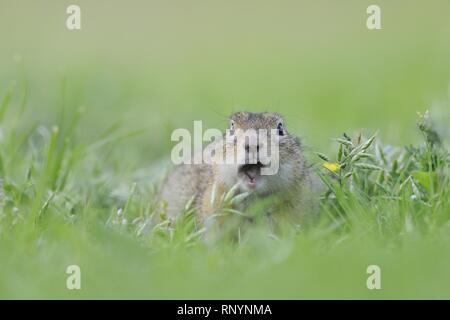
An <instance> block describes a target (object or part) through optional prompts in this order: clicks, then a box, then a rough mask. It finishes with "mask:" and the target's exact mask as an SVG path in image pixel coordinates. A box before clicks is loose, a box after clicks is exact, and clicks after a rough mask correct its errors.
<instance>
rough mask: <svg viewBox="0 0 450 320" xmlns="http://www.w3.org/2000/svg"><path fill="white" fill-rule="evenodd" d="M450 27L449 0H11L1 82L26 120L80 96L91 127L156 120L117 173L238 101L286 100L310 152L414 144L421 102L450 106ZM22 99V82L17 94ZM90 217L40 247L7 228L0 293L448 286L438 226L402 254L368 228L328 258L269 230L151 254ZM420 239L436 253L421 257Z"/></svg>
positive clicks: (124, 155) (257, 292) (0, 34)
mask: <svg viewBox="0 0 450 320" xmlns="http://www.w3.org/2000/svg"><path fill="white" fill-rule="evenodd" d="M374 3H376V4H378V5H379V6H380V7H381V19H382V30H375V31H369V30H368V29H367V28H366V19H367V14H366V8H367V7H368V5H370V4H374ZM70 4H78V5H79V6H80V7H81V21H82V29H81V30H80V31H69V30H67V29H66V26H65V20H66V18H67V14H66V13H65V11H66V8H67V6H68V5H70ZM449 40H450V2H449V1H448V0H431V1H418V0H408V1H406V0H398V1H383V0H377V1H375V2H374V1H365V0H358V1H348V0H346V1H324V0H314V1H312V0H311V1H300V0H297V1H197V0H193V1H144V0H142V1H137V0H131V1H117V0H107V1H106V0H95V1H94V0H90V1H87V0H77V1H52V0H47V1H44V0H33V1H31V0H28V1H24V0H0V70H1V72H0V94H1V96H3V94H4V92H6V90H7V88H8V87H11V86H12V87H14V86H15V87H17V88H18V92H20V90H23V89H24V88H26V90H27V98H26V101H25V104H26V110H25V115H24V117H23V119H22V121H23V122H24V123H25V124H27V123H30V124H31V123H34V122H36V121H39V122H40V123H43V124H45V125H47V126H52V125H54V124H56V123H57V121H58V116H60V114H61V112H63V111H62V110H65V112H67V113H68V114H70V111H68V110H75V109H78V108H80V107H83V108H84V110H85V113H84V115H83V117H82V119H81V122H80V123H79V128H78V133H79V135H80V139H81V141H90V140H91V139H92V137H95V136H97V135H98V134H99V133H100V132H102V131H104V130H105V129H106V128H108V127H110V126H111V125H112V124H113V123H116V122H118V121H119V122H120V125H121V128H122V129H123V130H124V131H125V132H126V131H133V130H136V129H144V133H143V134H141V135H139V136H138V137H135V138H132V139H130V140H127V141H126V142H124V143H121V144H120V145H118V146H117V148H116V149H115V150H114V151H113V153H114V155H113V156H111V158H109V159H102V161H105V166H106V165H107V164H108V161H110V162H113V161H118V162H121V164H122V167H123V168H124V169H123V171H119V170H118V172H116V174H117V175H119V176H120V175H122V174H123V175H124V173H123V172H126V169H127V170H131V171H132V170H134V171H135V170H138V169H139V168H145V167H151V166H153V165H154V164H155V163H160V162H164V161H165V159H167V158H168V156H169V154H170V149H171V146H172V144H171V143H170V133H171V132H172V130H173V129H174V128H178V127H185V128H192V121H194V120H203V121H204V127H217V128H225V127H226V126H227V120H226V118H227V117H228V115H229V114H230V113H232V112H234V111H238V110H249V111H264V110H265V111H274V112H280V113H282V114H283V115H284V116H285V118H286V122H287V126H288V128H289V129H290V131H292V132H294V133H296V134H298V135H300V136H301V137H303V139H304V142H305V143H306V144H307V145H308V146H309V147H310V148H311V149H313V150H320V151H324V152H326V151H328V150H330V148H332V147H333V148H334V147H335V146H334V145H333V144H332V142H331V138H333V137H336V136H339V135H341V134H342V132H344V131H346V132H353V131H357V130H364V132H369V133H371V132H374V131H375V130H379V132H380V137H381V138H382V140H383V141H384V142H386V143H390V144H393V145H405V144H408V143H413V142H416V141H417V139H418V133H417V131H416V128H415V118H416V111H424V110H426V109H428V108H433V107H434V106H441V107H442V106H444V108H448V106H449V83H450V82H449V81H450V59H449V57H450V41H449ZM20 101H21V96H20V94H17V95H15V96H14V97H13V102H12V105H13V107H16V108H17V107H18V105H19V104H20ZM83 139H84V140H83ZM75 179H76V177H75ZM127 179H128V180H127V181H131V180H132V178H130V177H127ZM58 228H59V227H58ZM92 228H93V229H94V230H93V231H92V230H89V231H86V230H83V231H80V230H73V229H70V228H68V227H67V228H66V227H60V229H55V230H53V229H51V228H49V230H47V231H46V232H47V233H48V234H49V237H50V238H52V237H55V238H56V239H65V240H64V241H61V242H59V241H55V242H51V241H50V243H47V245H46V247H45V248H46V249H45V250H44V251H39V250H37V249H36V250H37V251H36V252H38V253H36V252H35V251H34V249H32V248H34V247H32V246H31V247H30V245H29V243H28V242H27V241H28V238H27V236H24V237H23V238H20V239H14V237H11V238H9V239H7V240H5V242H4V243H3V244H2V247H1V250H0V270H1V276H0V297H2V298H11V297H12V298H17V297H19V298H24V297H25V298H29V297H31V298H55V297H69V298H70V297H88V298H92V297H119V298H133V297H138V298H168V297H172V298H174V297H184V298H189V297H191V298H198V297H201V298H212V297H216V298H317V297H319V298H320V297H322V298H332V297H341V298H348V297H366V298H372V297H375V298H376V297H385V298H393V297H398V296H402V297H415V298H420V297H442V296H446V297H449V294H450V289H449V288H450V286H449V279H442V277H441V275H442V274H443V272H444V271H443V270H448V268H449V266H450V259H449V257H448V254H446V255H442V252H443V251H445V250H446V249H445V248H448V246H447V247H444V249H442V250H441V251H440V250H439V248H440V245H437V246H433V245H432V244H433V240H432V239H431V240H428V242H423V241H420V239H412V241H411V242H410V244H409V245H410V247H406V248H405V252H403V253H402V254H399V256H396V257H395V259H393V257H392V256H389V255H387V254H385V249H384V247H380V246H377V245H374V243H373V242H371V241H369V240H368V243H367V244H366V243H364V241H363V242H362V243H359V242H357V243H356V242H353V243H350V244H349V245H347V246H345V247H344V248H341V249H339V250H340V251H339V250H336V251H333V252H332V253H330V254H329V255H327V256H322V255H321V254H319V253H318V252H316V249H317V248H316V245H315V244H314V241H312V240H311V239H308V240H301V241H299V243H300V244H292V243H287V244H286V245H282V246H275V247H272V246H274V245H273V244H270V243H269V244H267V243H258V244H255V245H254V246H252V247H251V248H252V250H253V249H254V250H256V253H255V251H250V252H246V251H245V250H248V248H247V249H242V250H241V251H240V252H237V253H236V252H234V253H228V254H223V253H220V254H219V253H214V252H212V253H210V254H209V255H205V254H204V251H202V250H201V249H198V250H199V252H197V250H196V249H192V250H191V251H184V250H180V249H177V250H175V249H174V251H173V252H172V251H170V250H169V252H164V253H160V254H159V255H157V256H151V257H149V255H150V253H149V252H148V250H146V249H145V248H142V247H140V246H136V244H135V243H134V241H133V240H131V239H128V238H127V237H126V236H119V235H115V234H109V233H107V231H105V230H103V229H101V228H99V229H98V230H97V229H96V227H92ZM94 235H95V236H94ZM311 242H312V243H311ZM441 245H442V244H441ZM36 246H37V247H39V246H38V245H36ZM258 248H259V249H258ZM280 248H283V249H284V250H285V251H283V250H281V249H280ZM419 249H423V250H422V251H423V252H425V253H426V254H425V255H422V256H419V255H417V256H416V255H414V252H416V250H419ZM231 250H232V249H230V251H231ZM258 250H261V251H258ZM230 255H231V256H233V257H234V260H233V259H232V260H231V262H230V261H229V260H228V258H229V257H230ZM253 255H254V256H253ZM74 257H77V259H74ZM174 257H176V258H174ZM227 257H228V258H227ZM311 257H312V258H311ZM242 258H245V262H243V261H241V259H242ZM310 258H311V259H312V261H314V262H308V261H309V260H308V259H310ZM73 260H78V261H81V262H80V264H82V265H83V266H84V269H83V274H84V275H85V277H86V280H85V282H84V280H83V283H86V285H85V287H83V290H81V291H80V292H70V291H68V290H66V289H65V288H64V283H65V278H66V274H65V273H64V268H65V267H64V266H65V265H67V264H70V263H71V261H73ZM373 260H376V261H377V262H376V263H378V264H380V265H383V263H385V264H384V265H385V266H386V267H385V268H386V269H385V270H386V279H390V280H391V281H387V280H386V283H389V284H387V285H386V288H385V290H383V291H382V292H370V291H368V290H367V289H366V288H365V279H366V274H365V268H366V266H367V265H368V264H371V263H373ZM431 260H432V261H435V263H434V264H432V265H428V266H427V268H424V269H423V270H422V269H421V268H420V267H419V266H420V263H422V262H424V261H431ZM346 263H349V264H350V265H348V267H346V266H347V265H346ZM317 266H322V268H320V267H319V268H318V267H317ZM61 270H63V271H62V272H61V273H58V272H60V271H61ZM261 270H263V271H261ZM298 270H301V272H300V271H299V274H298V277H296V273H297V271H298ZM361 270H362V271H361ZM404 270H409V271H410V272H409V273H403V271H404ZM424 273H426V274H427V275H428V276H430V277H429V278H428V280H427V281H426V282H425V281H422V282H419V284H417V287H415V286H416V284H414V283H412V282H411V277H413V278H417V277H420V276H421V275H422V274H424ZM37 274H38V275H37ZM236 275H240V276H238V277H237V276H236ZM286 275H289V276H286ZM293 279H294V280H293ZM383 283H384V282H383ZM322 286H323V287H324V289H323V290H322ZM442 286H443V287H444V288H445V293H442V294H440V290H441V287H442ZM302 288H305V289H304V290H303V289H302ZM414 288H415V289H417V290H414ZM443 290H444V289H443ZM422 292H423V295H422V294H421V293H422Z"/></svg>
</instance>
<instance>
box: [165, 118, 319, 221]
mask: <svg viewBox="0 0 450 320" xmlns="http://www.w3.org/2000/svg"><path fill="white" fill-rule="evenodd" d="M248 129H254V130H260V129H265V130H268V131H269V132H270V130H273V131H272V132H274V133H275V134H276V135H278V139H279V143H278V145H279V152H278V154H279V158H278V159H279V167H278V171H277V172H276V174H273V175H262V174H261V170H262V168H263V167H264V165H262V164H261V163H260V162H259V160H258V161H257V162H256V163H253V164H249V163H243V164H239V163H232V164H226V163H211V164H182V165H179V166H178V167H177V168H175V170H174V171H173V172H171V173H170V174H169V175H168V176H167V178H166V180H165V182H164V183H163V185H162V189H161V193H160V197H161V200H162V201H163V203H165V204H166V212H167V214H168V216H169V217H171V218H176V217H177V216H178V215H179V214H180V213H181V212H182V211H183V208H184V207H185V205H186V203H187V202H188V201H190V200H191V199H193V205H194V207H195V209H196V213H197V218H198V221H200V223H201V222H204V220H205V219H206V218H207V217H208V216H209V215H211V214H212V213H214V210H215V208H214V203H212V202H211V194H212V193H213V192H214V193H217V195H218V196H216V198H219V197H220V195H222V194H224V193H226V192H227V191H228V190H230V188H232V187H233V186H236V187H235V189H236V192H237V193H243V192H248V193H249V194H250V195H251V196H252V197H251V198H252V199H254V198H263V197H267V196H270V195H273V194H278V195H282V196H283V210H284V209H286V210H291V211H292V212H293V213H294V214H296V215H298V216H299V217H301V216H302V215H304V214H305V213H306V212H308V211H309V209H310V208H311V205H312V203H313V199H312V198H313V195H312V193H311V192H312V191H314V190H315V189H317V183H318V179H317V177H316V175H315V172H314V171H313V169H312V168H311V166H310V165H308V163H307V161H306V159H305V157H304V154H303V150H302V146H301V143H300V140H299V139H298V138H297V137H295V136H294V135H292V134H290V133H289V132H288V130H287V129H286V127H285V124H284V120H283V118H282V117H281V116H280V115H279V114H276V113H269V112H261V113H252V112H237V113H234V114H233V115H231V117H230V128H229V130H227V132H228V133H229V134H230V135H238V133H237V132H242V131H245V130H248ZM225 136H226V134H224V137H225ZM236 141H238V140H237V139H236V138H235V140H234V144H233V143H231V144H230V143H225V144H224V145H223V151H224V154H225V156H227V154H229V153H230V151H232V150H233V148H236V147H237V146H236ZM213 143H214V142H213ZM245 143H246V145H245V146H244V154H245V155H246V156H247V158H246V159H247V160H248V155H249V154H252V153H253V155H254V156H255V155H256V157H258V159H259V154H258V153H259V152H260V150H259V149H260V148H259V147H260V145H259V143H260V141H259V140H258V141H254V143H253V144H252V143H249V141H248V140H245ZM234 150H236V149H234ZM247 160H246V161H247ZM213 190H214V191H213Z"/></svg>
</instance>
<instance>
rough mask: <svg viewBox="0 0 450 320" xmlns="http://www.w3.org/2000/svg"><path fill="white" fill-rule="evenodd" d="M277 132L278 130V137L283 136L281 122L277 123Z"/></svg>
mask: <svg viewBox="0 0 450 320" xmlns="http://www.w3.org/2000/svg"><path fill="white" fill-rule="evenodd" d="M277 130H278V135H280V136H283V135H284V128H283V124H282V123H281V122H280V123H278V126H277Z"/></svg>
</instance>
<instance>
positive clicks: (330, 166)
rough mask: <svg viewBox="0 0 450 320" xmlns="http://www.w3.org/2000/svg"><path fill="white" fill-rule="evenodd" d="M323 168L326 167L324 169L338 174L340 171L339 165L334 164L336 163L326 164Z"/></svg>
mask: <svg viewBox="0 0 450 320" xmlns="http://www.w3.org/2000/svg"><path fill="white" fill-rule="evenodd" d="M323 166H324V168H326V169H328V170H330V171H332V172H337V171H339V169H340V166H339V164H337V163H334V162H325V163H324V164H323Z"/></svg>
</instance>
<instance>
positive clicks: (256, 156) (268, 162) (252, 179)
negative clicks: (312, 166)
mask: <svg viewBox="0 0 450 320" xmlns="http://www.w3.org/2000/svg"><path fill="white" fill-rule="evenodd" d="M224 152H225V157H226V158H227V159H230V158H231V157H232V158H233V159H234V160H235V161H233V159H231V161H226V163H224V164H222V165H221V166H220V167H219V172H218V173H219V178H220V179H221V180H222V182H225V183H226V184H227V185H229V186H232V185H235V184H238V185H239V189H240V190H241V191H247V192H255V193H257V194H260V195H267V194H271V193H274V192H277V191H280V190H282V189H283V188H285V187H287V186H288V185H289V184H290V183H291V182H292V179H294V178H295V172H294V171H295V168H298V167H299V164H301V162H302V159H303V157H302V155H301V147H300V142H299V140H298V139H297V138H296V137H295V136H293V135H291V134H290V133H289V132H288V131H287V129H286V127H285V123H284V119H283V117H282V116H281V115H279V114H277V113H270V112H237V113H234V114H232V115H231V117H230V126H229V129H228V130H227V134H226V143H225V145H224ZM271 169H274V170H271ZM268 172H269V173H268Z"/></svg>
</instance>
